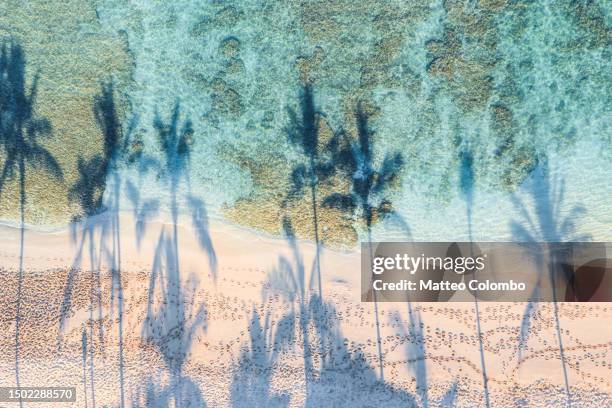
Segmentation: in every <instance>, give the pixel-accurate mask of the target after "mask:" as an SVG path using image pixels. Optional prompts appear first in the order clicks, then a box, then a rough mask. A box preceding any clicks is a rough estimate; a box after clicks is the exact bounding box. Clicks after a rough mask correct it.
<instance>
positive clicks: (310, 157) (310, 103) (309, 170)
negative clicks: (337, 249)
mask: <svg viewBox="0 0 612 408" xmlns="http://www.w3.org/2000/svg"><path fill="white" fill-rule="evenodd" d="M288 115H289V125H288V126H287V127H286V128H285V132H286V134H287V139H288V140H289V142H290V143H291V144H292V145H294V146H296V147H297V148H298V151H299V153H300V155H301V157H302V160H301V163H298V164H296V166H295V167H294V168H293V169H292V170H291V175H290V182H291V185H290V190H289V192H288V196H287V199H286V200H285V202H284V203H283V206H287V205H289V204H290V203H291V202H292V201H294V200H296V199H298V198H299V197H301V196H303V195H304V194H308V193H309V195H310V206H311V208H312V220H313V229H314V237H313V238H314V241H315V245H316V254H315V255H316V265H315V266H316V273H317V286H318V291H319V296H323V289H322V283H321V251H322V248H321V244H322V243H321V236H320V231H319V230H320V226H319V205H320V204H319V198H318V191H319V187H320V186H321V185H322V184H323V183H325V182H327V181H328V180H329V178H330V177H331V176H332V175H333V174H334V172H335V170H336V167H335V165H334V157H333V156H332V155H331V153H332V152H333V151H334V150H335V149H336V146H337V145H338V137H339V135H338V134H335V135H333V136H332V138H331V139H330V140H328V141H326V142H324V141H323V140H321V139H320V137H319V128H320V118H321V116H323V114H322V113H320V112H318V111H317V109H316V107H315V101H314V92H313V89H312V85H311V84H309V83H308V84H304V85H303V86H302V89H301V93H300V114H299V115H298V113H296V112H295V111H294V110H292V109H288Z"/></svg>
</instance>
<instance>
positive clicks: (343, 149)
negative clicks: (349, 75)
mask: <svg viewBox="0 0 612 408" xmlns="http://www.w3.org/2000/svg"><path fill="white" fill-rule="evenodd" d="M370 117H371V114H370V113H368V112H366V110H365V109H364V107H363V105H362V103H359V104H358V105H357V108H356V110H355V118H356V122H357V123H356V128H357V140H351V139H350V138H349V137H348V136H347V135H346V133H343V138H344V140H342V141H341V143H338V144H337V146H336V147H337V148H336V150H335V151H334V163H335V165H336V166H337V167H338V168H339V169H340V170H341V171H342V173H343V174H344V176H345V178H346V179H347V181H349V182H350V185H351V191H350V192H349V193H348V194H343V193H332V194H330V195H329V196H327V197H326V198H325V199H324V201H323V206H325V207H330V208H336V209H339V210H342V211H343V212H346V213H349V214H350V215H351V216H353V215H354V214H355V213H356V214H357V217H358V218H359V219H360V220H361V221H362V222H363V224H364V225H365V227H366V232H367V237H368V243H369V245H368V248H369V252H370V257H373V253H372V250H373V249H372V245H371V242H372V227H373V225H374V223H375V222H376V221H378V220H381V219H383V218H385V217H387V216H389V215H391V214H394V213H395V212H394V210H393V205H392V203H391V200H390V199H389V198H388V197H387V193H388V192H389V190H390V189H391V188H392V187H393V186H394V185H396V184H397V183H399V179H400V172H401V169H402V167H403V165H404V159H403V157H402V155H401V154H400V153H399V152H395V153H386V154H385V156H384V157H383V159H382V162H381V164H380V166H379V167H378V168H377V167H376V160H375V157H374V132H373V130H372V129H371V125H370ZM372 294H373V296H374V299H373V300H374V314H375V317H376V337H377V343H378V359H379V369H380V378H381V380H383V381H384V361H383V353H382V338H381V335H380V321H379V316H378V301H377V299H376V292H375V291H372Z"/></svg>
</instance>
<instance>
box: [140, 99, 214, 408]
mask: <svg viewBox="0 0 612 408" xmlns="http://www.w3.org/2000/svg"><path fill="white" fill-rule="evenodd" d="M180 116H181V114H180V106H179V104H178V102H177V103H176V104H175V106H174V109H173V111H172V114H171V117H170V120H169V122H167V123H165V122H164V121H163V120H162V119H161V117H160V115H159V114H157V115H156V117H155V120H154V123H153V126H154V128H155V130H156V133H157V139H158V142H159V145H160V147H161V150H162V159H161V160H157V159H154V158H148V157H147V156H146V155H141V157H140V160H139V164H140V166H141V167H140V168H141V169H143V172H146V171H149V170H150V169H152V168H157V171H158V175H160V176H162V177H163V181H164V182H166V183H167V185H168V188H169V191H170V214H171V217H172V224H171V231H170V232H168V231H167V230H166V227H163V228H162V230H161V232H160V235H159V238H158V243H157V247H156V250H155V256H154V259H153V267H152V271H151V277H150V281H149V289H148V303H147V315H146V319H145V322H144V324H143V328H142V337H143V338H144V339H145V341H146V342H148V343H149V344H151V345H153V346H154V347H155V348H156V349H157V350H158V352H159V353H160V354H161V355H162V357H163V359H164V362H165V366H166V369H167V370H168V372H169V374H170V377H171V383H170V384H169V385H168V387H167V388H166V389H162V390H161V391H159V392H155V390H154V389H152V388H151V386H147V397H146V400H147V401H148V402H147V403H149V401H152V400H155V402H154V403H153V402H151V403H153V405H154V406H155V405H160V404H161V405H160V406H163V405H164V404H166V403H170V402H171V401H173V402H174V405H175V406H177V407H180V406H181V405H185V406H193V404H194V403H195V404H196V406H205V401H204V398H203V395H202V393H201V391H200V389H199V387H198V386H197V384H196V383H195V382H194V381H193V380H191V379H190V378H189V377H187V376H186V375H185V374H184V364H185V360H186V358H187V356H188V354H189V352H190V350H191V347H192V344H193V341H194V339H195V337H196V336H197V334H198V332H199V331H205V330H206V311H205V309H204V307H203V305H199V306H197V307H196V306H195V301H196V296H195V291H196V288H197V287H198V282H197V281H196V279H195V277H194V276H190V277H189V279H188V280H187V281H186V282H185V283H183V282H182V281H181V271H180V259H179V257H180V255H179V252H180V251H179V248H180V245H179V242H178V240H179V234H178V222H179V216H180V213H179V194H180V191H181V186H182V183H185V184H186V185H187V190H188V192H187V194H186V201H187V204H188V209H189V210H190V213H191V222H192V226H193V227H194V230H195V232H196V236H197V238H198V243H199V245H200V247H201V248H203V249H204V250H205V251H206V254H207V256H208V260H209V266H210V270H211V272H212V275H213V278H216V271H217V258H216V253H215V250H214V246H213V243H212V239H211V237H210V235H209V232H208V231H209V230H208V227H209V224H208V215H207V212H206V207H205V205H204V201H203V200H201V199H199V198H196V197H194V196H193V195H192V194H191V193H190V189H189V173H188V171H189V164H190V153H191V146H192V144H193V143H194V142H195V140H194V131H193V127H192V124H191V121H190V120H189V119H187V120H185V121H184V122H183V123H182V125H181V123H180ZM130 190H131V191H130ZM128 195H129V196H131V201H132V202H133V203H140V202H141V200H140V196H139V194H138V190H137V189H136V188H135V187H134V186H133V185H132V186H131V187H130V186H128ZM151 208H155V211H157V208H158V203H157V202H147V201H145V202H144V203H143V204H142V206H141V207H140V208H139V209H137V210H136V211H137V213H138V214H140V213H141V212H143V211H145V212H146V211H147V210H148V209H151ZM140 221H142V219H137V230H138V229H139V226H138V222H140ZM140 230H141V231H144V226H142V227H140ZM137 235H138V234H137ZM185 288H190V289H189V290H187V289H185Z"/></svg>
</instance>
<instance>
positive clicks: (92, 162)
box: [58, 82, 125, 406]
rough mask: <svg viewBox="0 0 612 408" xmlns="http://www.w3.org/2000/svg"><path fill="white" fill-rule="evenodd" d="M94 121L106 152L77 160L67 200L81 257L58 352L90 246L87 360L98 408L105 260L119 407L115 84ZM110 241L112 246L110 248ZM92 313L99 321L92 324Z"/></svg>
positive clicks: (102, 97) (107, 87)
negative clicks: (76, 210) (76, 211)
mask: <svg viewBox="0 0 612 408" xmlns="http://www.w3.org/2000/svg"><path fill="white" fill-rule="evenodd" d="M92 111H93V115H94V117H95V118H96V122H97V124H98V126H99V128H100V130H101V132H102V135H103V150H102V153H101V154H97V155H95V156H93V157H91V158H89V159H83V158H79V159H78V163H77V170H78V174H79V177H78V179H77V181H76V182H75V183H74V184H73V185H72V186H71V187H70V189H69V192H68V195H69V199H70V201H73V202H76V203H78V205H79V207H80V209H81V214H80V215H78V216H75V217H74V218H73V223H72V224H71V235H72V240H73V242H75V243H76V244H77V252H76V255H75V259H74V261H73V264H72V267H71V268H70V270H69V273H68V276H67V279H66V284H65V286H64V295H63V300H62V305H61V308H60V325H59V329H60V330H59V335H58V348H60V347H61V343H62V333H63V330H64V328H65V324H66V321H67V318H68V316H69V314H70V312H71V307H72V296H73V290H74V284H75V282H74V281H75V278H76V274H77V273H78V271H79V270H80V269H81V264H82V258H83V253H84V252H85V246H86V244H88V252H89V264H90V274H91V285H92V287H91V289H90V290H91V292H90V322H89V328H90V333H89V339H90V342H89V354H90V377H91V378H90V382H91V394H92V395H91V399H92V404H93V405H94V406H95V388H94V347H95V346H94V342H93V338H94V327H95V321H96V320H97V322H98V337H99V344H100V346H101V348H102V351H103V346H104V329H103V319H102V317H103V316H102V313H103V310H102V309H103V307H102V303H103V302H102V288H101V269H102V263H103V260H104V261H105V263H106V265H107V266H108V269H109V271H110V276H111V281H112V286H111V316H112V315H113V313H114V305H115V303H117V314H118V322H119V329H118V330H119V333H118V338H119V355H118V360H119V377H120V394H121V406H124V405H125V400H124V378H123V377H124V376H123V369H124V364H123V333H122V331H123V288H122V283H121V251H120V249H121V233H120V223H119V190H120V185H121V183H120V180H119V176H118V174H117V173H116V172H113V171H112V170H113V168H114V167H115V165H116V163H117V161H118V160H120V159H121V157H120V156H121V153H122V151H123V150H122V146H121V139H122V131H121V125H120V120H119V117H118V114H117V110H116V107H115V100H114V87H113V84H112V82H102V83H101V85H100V93H99V94H98V95H96V96H94V101H93V108H92ZM108 241H110V244H109V243H108ZM94 309H97V310H98V316H97V317H96V318H95V319H94Z"/></svg>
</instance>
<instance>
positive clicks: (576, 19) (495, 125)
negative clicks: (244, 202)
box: [98, 1, 612, 240]
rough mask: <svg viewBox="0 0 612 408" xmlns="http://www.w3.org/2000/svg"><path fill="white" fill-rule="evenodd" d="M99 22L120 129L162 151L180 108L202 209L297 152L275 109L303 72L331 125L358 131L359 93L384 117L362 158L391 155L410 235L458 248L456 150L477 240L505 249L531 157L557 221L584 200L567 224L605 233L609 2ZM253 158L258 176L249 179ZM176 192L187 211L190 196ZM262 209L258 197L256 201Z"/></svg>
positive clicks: (316, 7) (125, 12)
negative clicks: (163, 128) (128, 112)
mask: <svg viewBox="0 0 612 408" xmlns="http://www.w3.org/2000/svg"><path fill="white" fill-rule="evenodd" d="M98 16H99V18H100V22H101V23H102V25H103V26H105V27H108V28H109V29H115V30H125V32H126V33H127V38H128V41H129V47H130V51H131V53H132V56H133V58H134V64H135V66H134V74H133V83H132V85H131V86H130V87H129V88H128V90H127V91H126V92H127V94H128V96H129V99H130V101H131V108H132V115H133V116H132V117H131V118H130V119H131V121H128V122H130V123H132V124H133V125H134V126H133V129H135V130H134V131H133V132H131V133H130V137H133V138H138V140H142V142H143V143H144V146H145V147H144V150H145V152H147V153H149V154H151V155H152V156H159V155H160V149H159V146H158V143H157V141H156V135H155V130H154V128H153V122H154V120H155V117H156V115H159V117H161V118H162V120H163V121H165V122H168V121H169V118H170V115H171V111H172V109H173V108H174V106H175V104H179V106H180V117H181V120H182V121H186V120H190V121H191V122H192V124H193V128H194V134H195V136H194V138H195V143H194V144H193V151H192V154H191V158H190V169H189V171H188V174H189V176H188V178H189V182H188V183H189V187H187V182H183V183H182V189H183V192H186V191H187V190H189V191H190V192H191V194H193V195H196V196H198V197H200V198H202V199H203V200H204V201H205V202H206V204H207V207H208V212H209V214H210V215H211V216H213V217H221V218H222V217H223V216H224V211H223V208H227V207H232V205H234V204H235V203H236V201H237V200H240V199H245V198H247V199H248V198H249V197H251V198H252V197H257V196H263V197H265V193H263V194H262V193H261V190H266V189H270V190H274V189H277V190H278V189H280V187H279V186H282V185H284V183H285V180H286V178H287V177H288V175H287V165H290V164H291V163H292V162H294V161H295V160H296V156H297V153H296V152H295V149H293V148H292V147H291V146H290V145H289V144H288V142H287V136H286V127H287V123H288V115H287V108H292V109H299V105H298V103H299V92H300V86H301V80H303V79H304V78H305V77H306V78H308V79H310V81H311V83H312V85H313V90H314V94H315V104H316V107H317V109H318V110H319V112H320V113H321V115H324V118H325V120H326V122H327V123H328V124H329V126H330V127H331V128H332V129H336V130H337V129H340V128H344V129H348V130H349V131H350V130H351V129H352V128H354V123H353V122H354V115H353V110H354V109H355V106H356V103H357V101H366V102H368V103H371V104H373V105H374V106H376V107H377V108H378V109H379V114H378V116H377V117H376V119H375V121H374V122H373V123H372V127H373V129H374V131H375V141H376V145H375V154H376V155H377V157H378V158H379V159H380V158H381V157H382V156H383V155H384V153H385V152H392V151H400V152H401V153H402V154H403V155H404V160H405V162H406V165H405V166H404V168H403V170H402V176H403V177H402V186H401V188H400V189H399V190H396V191H394V192H393V193H392V197H393V201H394V205H395V207H396V209H397V212H398V213H399V215H400V216H401V217H403V218H404V219H405V221H406V222H407V223H408V224H409V225H410V226H411V233H412V239H418V240H427V239H431V240H435V239H451V238H452V239H468V236H467V235H468V234H467V226H466V225H467V224H466V222H467V219H466V203H465V201H464V200H463V199H462V196H461V194H460V192H459V188H458V186H459V184H460V182H459V168H460V165H461V163H460V160H459V150H460V147H461V146H466V145H467V146H469V147H470V148H471V149H472V151H473V157H474V164H473V167H474V172H475V187H474V191H475V192H474V197H473V204H472V205H473V207H474V211H473V223H474V228H473V231H474V234H475V238H476V237H477V238H478V239H482V240H508V239H512V235H511V232H510V230H509V224H510V223H511V222H512V221H513V220H516V219H517V217H518V214H517V211H516V206H515V205H514V204H513V201H512V197H513V196H514V195H518V196H519V197H520V196H521V194H524V193H523V192H522V191H523V190H525V189H529V188H530V187H529V172H530V171H531V170H533V168H534V160H535V158H536V157H541V156H543V155H547V156H549V167H550V168H551V170H550V173H551V176H550V182H551V183H557V184H559V185H560V184H563V185H564V189H565V192H564V195H563V198H562V202H558V203H553V204H554V205H555V206H558V207H559V211H560V214H569V213H570V210H571V208H573V207H576V206H582V207H584V213H583V214H582V215H581V218H580V219H577V220H576V223H577V232H578V233H579V234H580V233H582V234H589V235H590V237H591V239H595V240H605V239H609V238H610V234H611V232H610V222H611V220H612V206H611V205H610V204H609V197H610V196H611V194H610V193H612V187H610V183H609V182H608V179H609V176H610V174H612V173H611V170H612V165H611V162H612V141H611V139H610V133H611V132H610V124H611V123H610V121H611V117H610V111H609V105H610V99H609V98H610V97H609V95H610V86H611V83H612V82H611V78H610V75H611V74H610V72H612V70H611V69H610V68H611V66H610V65H611V64H610V55H609V53H610V49H609V33H610V8H609V5H607V4H606V3H605V2H599V3H597V2H595V3H593V4H591V5H590V6H589V7H586V6H579V5H578V6H575V5H573V3H569V2H541V3H538V4H527V3H521V2H518V3H506V2H492V3H483V4H471V3H465V4H463V3H456V2H447V3H441V2H431V3H427V2H417V3H414V4H412V3H411V4H410V5H408V4H402V3H400V2H397V3H395V2H363V3H360V4H354V3H353V2H334V3H333V4H331V3H330V4H328V3H326V2H309V3H297V2H295V3H292V2H283V3H267V2H259V1H249V2H223V3H217V2H206V3H202V2H194V1H183V2H176V3H172V4H169V3H164V2H157V3H149V2H133V3H130V4H129V5H124V4H122V3H120V2H102V3H101V5H100V7H99V9H98ZM245 162H247V163H250V164H249V165H247V166H245V165H244V163H245ZM257 166H263V167H264V168H266V169H267V171H268V173H270V174H271V175H270V178H269V181H270V180H271V182H269V183H267V184H262V183H258V182H257V180H255V179H254V176H253V174H252V169H253V168H254V167H257ZM134 167H138V166H124V167H123V168H121V169H120V170H119V173H120V176H121V178H122V179H123V178H124V179H129V180H132V181H133V182H134V183H139V185H141V186H142V189H141V191H142V192H143V193H142V194H143V195H144V196H146V195H150V197H154V196H156V197H157V196H159V194H160V192H161V193H162V195H164V194H163V192H164V191H165V190H166V191H167V190H168V187H167V185H166V184H164V183H163V180H164V176H163V175H160V172H159V171H158V172H155V171H153V172H149V173H148V174H145V175H143V174H141V173H139V172H138V171H137V170H136V169H135V168H134ZM533 177H535V176H532V178H533ZM557 179H558V180H557ZM185 180H186V178H185ZM521 187H522V188H521ZM538 194H539V193H537V194H536V196H537V195H538ZM165 195H166V196H169V195H170V194H165ZM178 196H179V203H182V204H181V205H182V206H183V207H184V206H185V201H184V200H183V199H182V198H181V197H183V198H184V197H185V196H186V194H179V195H178ZM532 196H533V194H532ZM143 198H144V197H143ZM166 198H168V197H166ZM255 200H257V199H255ZM163 202H166V203H167V201H164V200H162V203H163ZM526 203H527V205H528V206H529V205H531V204H529V200H527V201H526ZM272 205H273V203H270V202H268V201H267V200H265V199H262V200H261V202H259V203H258V207H257V208H258V209H259V211H262V212H265V211H268V209H267V207H269V206H272ZM123 206H124V207H129V206H130V202H129V201H128V200H124V203H123ZM163 207H164V204H162V208H163ZM271 211H273V210H271ZM232 221H236V219H233V220H232ZM238 222H240V220H239V219H238ZM251 226H255V227H256V228H257V225H251ZM546 234H547V233H546V232H545V233H544V235H546ZM374 235H375V238H377V239H392V238H395V239H398V238H401V237H402V236H404V237H405V236H406V231H405V229H403V228H399V229H398V227H397V226H395V225H394V222H393V220H392V219H391V220H389V221H387V222H385V223H384V224H382V225H379V226H378V228H377V229H376V231H375V234H374ZM548 235H550V234H548ZM543 238H546V239H552V238H555V239H569V237H552V236H547V237H543Z"/></svg>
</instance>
